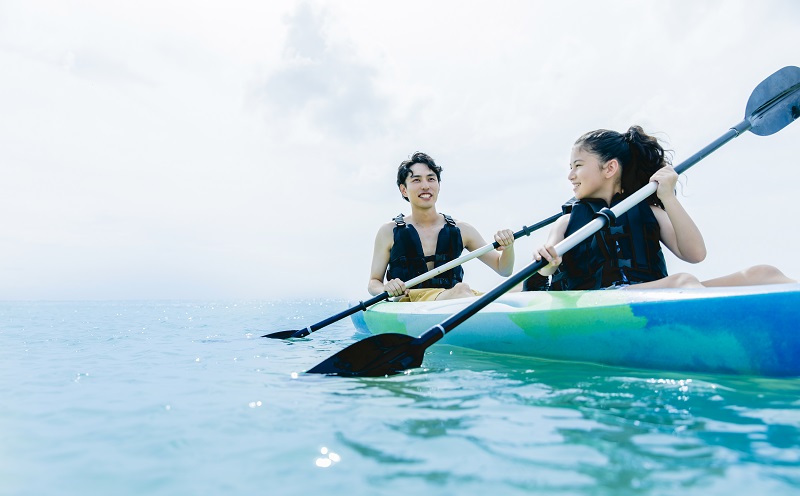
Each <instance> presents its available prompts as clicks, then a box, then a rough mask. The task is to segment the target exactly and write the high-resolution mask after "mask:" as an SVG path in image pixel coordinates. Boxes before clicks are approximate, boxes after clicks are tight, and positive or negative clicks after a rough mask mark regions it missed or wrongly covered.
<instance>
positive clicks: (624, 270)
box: [550, 194, 667, 291]
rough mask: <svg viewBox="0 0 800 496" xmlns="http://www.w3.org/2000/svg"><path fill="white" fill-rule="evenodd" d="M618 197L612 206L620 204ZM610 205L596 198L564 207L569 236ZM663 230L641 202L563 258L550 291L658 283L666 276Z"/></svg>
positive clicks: (614, 199) (645, 204)
mask: <svg viewBox="0 0 800 496" xmlns="http://www.w3.org/2000/svg"><path fill="white" fill-rule="evenodd" d="M622 199H623V198H622V196H621V195H619V194H617V195H615V196H614V198H613V199H612V200H611V206H614V205H616V204H617V203H619V202H620V201H621V200H622ZM606 206H607V205H606V202H605V201H604V200H600V199H596V198H587V199H583V200H578V201H574V200H571V201H569V202H567V203H565V204H564V205H563V207H562V209H563V211H564V214H570V218H569V223H568V224H567V231H566V233H565V235H564V237H567V236H569V235H571V234H572V233H574V232H575V231H577V230H578V229H580V228H581V227H583V226H585V225H586V224H588V223H589V222H591V221H592V220H593V219H594V218H595V217H597V212H598V211H600V209H602V208H605V207H606ZM660 233H661V229H660V228H659V225H658V220H657V219H656V216H655V214H653V211H652V210H651V208H650V205H648V204H647V203H645V202H642V203H639V204H637V205H636V206H634V207H633V208H631V209H630V210H628V211H627V212H625V213H624V214H622V215H620V216H619V217H617V218H616V220H615V221H614V222H613V225H608V224H607V225H606V226H605V227H603V228H602V229H600V230H599V231H597V232H596V233H595V234H593V235H592V236H590V237H589V238H587V239H586V240H584V241H582V242H580V243H579V244H578V245H577V246H575V247H574V248H572V249H571V250H569V251H568V252H567V253H565V254H564V256H563V257H562V262H561V265H560V266H559V267H558V270H557V271H556V272H555V274H553V277H552V282H551V286H550V287H551V289H553V290H560V291H566V290H576V289H601V288H607V287H610V286H613V285H615V284H632V283H638V282H649V281H656V280H658V279H662V278H664V277H667V262H666V260H664V252H663V251H662V250H661V235H660Z"/></svg>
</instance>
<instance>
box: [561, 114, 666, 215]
mask: <svg viewBox="0 0 800 496" xmlns="http://www.w3.org/2000/svg"><path fill="white" fill-rule="evenodd" d="M575 145H576V146H579V147H580V148H582V149H584V150H586V151H588V152H590V153H593V154H595V155H597V156H598V157H599V158H600V161H601V162H608V161H609V160H613V159H617V161H618V162H619V164H620V166H621V168H622V194H623V196H628V195H630V194H631V193H633V192H634V191H636V190H638V189H640V188H642V187H643V186H645V185H646V184H647V183H648V182H650V177H651V176H652V175H653V174H655V172H656V171H657V170H658V169H660V168H662V167H664V166H665V165H670V164H671V163H672V157H671V156H670V155H671V151H669V150H664V148H663V147H662V146H661V144H660V143H659V142H658V139H656V138H654V137H653V136H650V135H648V134H646V133H645V132H644V130H643V129H642V128H641V127H640V126H631V127H629V128H628V131H627V132H625V133H624V134H622V133H618V132H616V131H610V130H608V129H598V130H596V131H590V132H588V133H586V134H584V135H583V136H581V137H580V138H578V140H577V141H576V142H575ZM647 202H648V203H649V204H651V205H657V206H659V207H661V208H664V205H663V204H662V203H661V200H659V199H658V197H657V196H656V194H655V193H653V195H652V196H650V197H649V198H648V199H647Z"/></svg>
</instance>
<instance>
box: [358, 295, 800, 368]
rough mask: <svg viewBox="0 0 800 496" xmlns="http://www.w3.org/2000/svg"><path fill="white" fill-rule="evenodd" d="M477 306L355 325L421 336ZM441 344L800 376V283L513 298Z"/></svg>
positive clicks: (367, 314)
mask: <svg viewBox="0 0 800 496" xmlns="http://www.w3.org/2000/svg"><path fill="white" fill-rule="evenodd" d="M474 301H475V298H463V299H459V300H446V301H431V302H417V303H397V302H382V303H378V304H376V305H374V306H372V307H371V308H369V309H367V310H366V311H364V312H358V313H356V314H354V315H353V316H352V319H353V323H354V324H355V326H356V328H358V329H359V330H360V331H364V332H368V333H370V334H382V333H389V332H392V333H401V334H408V335H412V336H417V335H420V334H422V333H423V332H425V331H426V330H428V329H429V328H431V327H433V326H435V325H437V324H439V323H440V322H442V321H443V320H445V319H446V318H448V317H449V316H451V315H453V314H455V313H456V312H458V311H460V310H462V309H463V308H465V307H466V306H467V305H469V304H470V303H472V302H474ZM439 343H441V344H448V345H452V346H460V347H464V348H470V349H473V350H478V351H484V352H491V353H503V354H511V355H521V356H529V357H536V358H544V359H551V360H567V361H579V362H591V363H596V364H605V365H613V366H621V367H634V368H645V369H657V370H668V371H690V372H708V373H725V374H746V375H760V376H772V377H793V376H800V284H777V285H767V286H748V287H732V288H713V289H712V288H706V289H650V290H637V289H635V288H628V289H624V290H613V291H551V292H524V293H508V294H506V295H503V296H501V297H500V298H498V299H497V300H495V301H494V302H492V303H490V304H489V305H488V306H487V307H486V308H483V309H482V310H481V311H479V312H478V313H477V314H475V315H473V316H472V317H470V318H469V319H467V320H466V321H464V322H463V323H461V324H460V325H458V327H457V328H455V329H453V330H452V331H451V332H449V333H447V335H446V336H444V338H442V339H441V341H439Z"/></svg>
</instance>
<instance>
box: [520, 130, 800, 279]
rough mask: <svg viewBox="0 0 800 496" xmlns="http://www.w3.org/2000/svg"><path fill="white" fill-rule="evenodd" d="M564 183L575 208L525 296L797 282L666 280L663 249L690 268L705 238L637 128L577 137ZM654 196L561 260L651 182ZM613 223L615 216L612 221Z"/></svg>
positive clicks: (772, 271) (752, 271) (568, 208)
mask: <svg viewBox="0 0 800 496" xmlns="http://www.w3.org/2000/svg"><path fill="white" fill-rule="evenodd" d="M569 169H570V170H569V175H568V176H567V179H568V180H569V181H570V182H571V183H572V185H573V191H574V195H575V200H574V201H571V202H570V203H568V204H566V205H565V206H564V212H565V215H563V216H562V217H561V218H560V219H559V220H558V221H556V223H555V224H554V225H553V228H552V230H551V232H550V235H549V237H548V239H547V242H546V243H545V245H544V246H542V247H541V248H540V249H539V250H538V251H537V252H535V253H534V258H535V259H536V260H541V259H542V258H544V259H545V260H547V261H548V262H550V263H549V265H547V266H546V267H544V268H542V269H541V270H540V271H539V275H538V276H534V277H532V278H530V279H529V280H528V281H526V289H528V290H532V289H544V288H545V287H546V279H545V277H546V276H550V275H552V276H553V277H552V281H551V283H550V289H555V290H574V289H604V288H624V287H627V286H630V285H632V284H636V285H637V288H674V287H711V286H743V285H756V284H779V283H792V282H796V281H794V280H792V279H789V278H788V277H786V276H785V275H784V274H783V273H782V272H781V271H780V270H778V269H777V268H775V267H772V266H770V265H757V266H754V267H750V268H748V269H745V270H742V271H740V272H736V273H734V274H730V275H727V276H724V277H719V278H716V279H711V280H708V281H702V282H701V281H700V280H698V279H697V278H696V277H695V276H693V275H691V274H685V273H681V274H673V275H668V274H667V267H666V262H665V260H664V254H663V252H662V250H661V244H664V245H665V246H666V247H667V248H669V250H670V251H671V252H672V253H674V254H675V256H677V257H678V258H680V259H681V260H683V261H685V262H689V263H698V262H701V261H702V260H703V259H704V258H705V256H706V248H705V243H704V241H703V235H702V234H701V233H700V230H699V229H698V228H697V226H696V225H695V223H694V221H693V220H692V218H691V217H690V216H689V214H688V213H687V212H686V210H684V208H683V206H682V205H681V204H680V202H679V201H678V199H677V197H676V196H675V184H676V183H677V180H678V174H677V173H676V172H675V170H674V169H673V168H672V164H671V163H670V159H669V157H668V154H667V153H666V152H665V151H664V148H663V147H662V146H661V144H660V143H659V142H658V140H657V139H656V138H654V137H652V136H649V135H647V134H645V132H644V131H643V130H642V128H641V127H639V126H632V127H630V128H629V129H628V131H627V132H626V133H624V134H620V133H618V132H616V131H609V130H606V129H600V130H597V131H592V132H589V133H586V134H584V135H583V136H581V137H580V138H579V139H578V141H576V142H575V145H574V146H573V147H572V154H571V157H570V166H569ZM650 181H655V182H656V183H658V189H657V191H656V193H654V194H653V195H652V196H650V197H649V198H648V199H647V200H646V201H644V202H641V203H640V204H638V205H637V206H635V207H633V208H631V209H630V210H628V211H627V212H626V213H625V214H623V215H620V216H619V217H617V218H616V219H614V221H613V222H612V223H611V224H607V225H606V226H605V227H604V228H603V229H601V230H600V231H598V232H597V233H595V234H594V235H592V236H590V237H589V238H588V239H586V240H584V241H583V242H581V243H580V244H578V245H577V246H576V247H575V248H573V249H572V250H570V251H568V252H567V253H565V254H564V256H563V257H558V256H557V254H556V251H555V249H554V246H555V245H556V244H558V243H559V242H560V241H562V240H563V239H564V238H565V237H567V236H569V235H570V234H572V233H574V232H575V231H577V230H578V229H579V228H581V227H582V226H584V225H586V224H587V223H589V222H590V221H591V220H592V219H593V218H594V217H596V216H597V215H598V213H600V215H603V209H608V208H609V207H612V206H614V205H616V204H617V203H618V202H620V201H621V200H623V199H624V198H626V197H627V196H628V195H630V194H631V193H633V192H635V191H636V190H638V189H640V188H642V187H643V186H645V185H646V184H647V183H648V182H650ZM612 218H613V216H612Z"/></svg>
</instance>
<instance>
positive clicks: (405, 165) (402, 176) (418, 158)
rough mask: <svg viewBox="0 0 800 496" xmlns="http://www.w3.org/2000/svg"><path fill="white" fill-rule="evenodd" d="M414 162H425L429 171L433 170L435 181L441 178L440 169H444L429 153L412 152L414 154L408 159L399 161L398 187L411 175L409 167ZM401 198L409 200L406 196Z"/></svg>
mask: <svg viewBox="0 0 800 496" xmlns="http://www.w3.org/2000/svg"><path fill="white" fill-rule="evenodd" d="M414 164H425V165H427V166H428V168H429V169H430V170H431V171H433V173H434V174H436V180H437V181H441V180H442V171H443V170H444V169H442V168H441V167H439V166H438V165H436V162H434V161H433V158H431V156H430V155H427V154H425V153H422V152H414V154H413V155H411V158H410V159H408V160H403V161H402V162H401V163H400V167H398V168H397V187H398V188H399V187H400V185H401V184H405V183H406V179H408V176H410V175H411V167H412V166H413V165H414ZM403 198H405V200H406V201H409V200H408V198H406V197H405V196H404V197H403Z"/></svg>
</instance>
